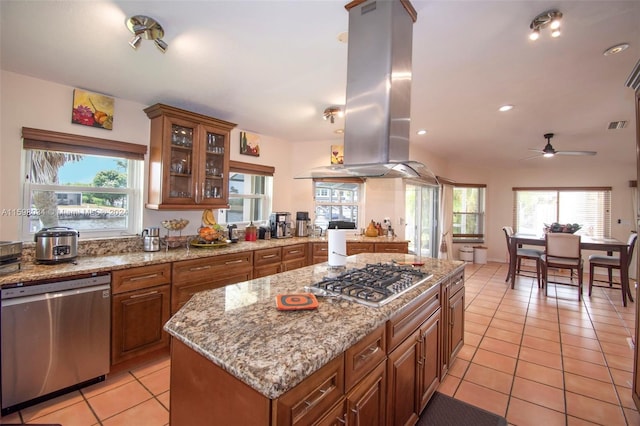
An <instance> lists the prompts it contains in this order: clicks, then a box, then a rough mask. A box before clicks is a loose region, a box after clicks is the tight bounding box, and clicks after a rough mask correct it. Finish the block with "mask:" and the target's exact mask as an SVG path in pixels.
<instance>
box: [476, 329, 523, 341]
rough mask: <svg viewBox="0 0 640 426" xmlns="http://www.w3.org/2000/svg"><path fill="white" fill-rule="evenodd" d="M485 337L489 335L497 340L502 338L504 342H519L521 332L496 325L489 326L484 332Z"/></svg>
mask: <svg viewBox="0 0 640 426" xmlns="http://www.w3.org/2000/svg"><path fill="white" fill-rule="evenodd" d="M485 336H486V337H491V338H494V339H498V340H504V341H505V342H509V343H515V344H518V345H519V344H520V341H521V340H522V334H521V333H514V332H513V331H507V330H502V329H500V328H496V327H489V328H487V331H486V332H485Z"/></svg>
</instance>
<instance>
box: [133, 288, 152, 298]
mask: <svg viewBox="0 0 640 426" xmlns="http://www.w3.org/2000/svg"><path fill="white" fill-rule="evenodd" d="M156 293H158V290H153V291H149V292H147V293H142V294H134V295H132V296H129V299H137V298H138V297H147V296H151V295H152V294H156Z"/></svg>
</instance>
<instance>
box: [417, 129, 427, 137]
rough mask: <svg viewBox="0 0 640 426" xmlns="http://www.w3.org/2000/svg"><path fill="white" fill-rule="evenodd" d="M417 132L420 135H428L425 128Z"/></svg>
mask: <svg viewBox="0 0 640 426" xmlns="http://www.w3.org/2000/svg"><path fill="white" fill-rule="evenodd" d="M416 133H417V134H419V135H420V136H422V135H426V134H427V131H426V130H425V129H420V130H418V131H417V132H416Z"/></svg>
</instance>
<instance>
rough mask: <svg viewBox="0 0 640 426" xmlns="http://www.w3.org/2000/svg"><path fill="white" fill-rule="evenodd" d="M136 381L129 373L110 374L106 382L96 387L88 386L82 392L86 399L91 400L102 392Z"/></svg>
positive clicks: (97, 384)
mask: <svg viewBox="0 0 640 426" xmlns="http://www.w3.org/2000/svg"><path fill="white" fill-rule="evenodd" d="M134 380H135V377H133V375H132V374H131V373H130V372H128V371H123V372H121V373H117V374H110V375H108V376H107V378H106V379H105V381H104V382H100V383H96V384H95V385H91V386H87V387H86V388H82V389H81V392H82V394H83V395H84V396H85V398H91V397H94V396H96V395H98V394H101V393H102V392H106V391H108V390H110V389H113V388H117V387H119V386H122V385H124V384H125V383H127V382H132V381H134Z"/></svg>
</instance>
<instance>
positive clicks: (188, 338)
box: [165, 254, 464, 426]
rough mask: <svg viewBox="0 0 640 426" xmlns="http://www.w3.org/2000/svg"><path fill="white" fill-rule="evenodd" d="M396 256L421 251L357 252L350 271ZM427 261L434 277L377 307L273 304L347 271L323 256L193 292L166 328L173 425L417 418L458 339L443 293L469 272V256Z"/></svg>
mask: <svg viewBox="0 0 640 426" xmlns="http://www.w3.org/2000/svg"><path fill="white" fill-rule="evenodd" d="M393 260H395V261H401V262H410V261H412V260H414V257H413V256H411V255H405V254H359V255H355V256H350V257H348V258H347V261H346V268H347V269H351V268H360V267H364V266H366V264H369V263H378V262H382V263H386V262H391V261H393ZM423 260H424V261H425V264H424V266H422V267H421V268H422V269H424V270H426V271H428V272H429V273H430V274H433V276H432V278H430V279H429V280H427V281H426V282H424V283H423V284H421V285H419V286H418V287H416V288H413V289H412V290H410V291H408V292H406V293H404V294H403V295H401V296H400V297H398V298H397V299H395V300H393V301H391V302H390V303H388V304H386V305H383V306H380V307H369V306H365V305H362V304H359V303H355V302H351V301H347V300H343V299H340V298H335V297H319V298H318V299H319V307H318V308H317V309H315V310H308V311H278V310H277V309H276V304H275V300H276V295H278V294H288V293H301V292H304V291H305V290H304V286H305V285H311V284H313V283H316V282H319V281H321V280H322V279H323V278H324V277H326V276H331V275H332V274H338V273H340V272H342V271H334V270H332V269H331V268H330V267H329V266H328V264H326V263H322V264H317V265H312V266H307V267H304V268H300V269H296V270H293V271H289V272H285V273H281V274H277V275H272V276H268V277H264V278H258V279H253V280H250V281H246V282H241V283H238V284H232V285H228V286H225V287H222V288H217V289H213V290H209V291H204V292H200V293H197V294H195V295H194V296H193V297H192V298H191V300H190V301H189V302H188V303H187V304H186V305H185V306H184V307H182V308H181V309H180V310H179V311H178V312H177V313H176V314H175V315H174V316H173V317H172V318H171V319H170V320H169V321H168V322H167V323H166V325H165V330H166V331H167V332H168V333H169V334H171V336H172V337H173V339H172V354H171V362H172V369H171V424H172V425H174V426H180V425H186V424H189V425H194V424H212V423H211V422H212V421H213V422H214V423H215V424H251V425H260V424H264V425H267V424H278V425H280V424H334V423H335V422H336V421H338V422H339V421H340V420H347V417H346V415H347V409H349V416H353V415H356V416H368V417H373V418H377V419H378V421H376V423H377V424H396V423H397V422H398V421H401V422H405V421H411V419H413V420H414V421H415V419H416V418H417V416H418V415H419V412H420V411H421V410H422V409H423V408H424V406H425V405H426V402H428V398H429V397H430V396H431V394H432V393H433V391H434V390H435V387H437V383H439V381H440V380H441V378H442V377H441V376H442V374H443V373H442V369H441V361H442V358H443V355H442V354H443V353H444V352H446V351H445V350H444V348H445V347H450V345H448V344H447V340H449V338H448V337H447V336H449V335H450V333H449V332H448V331H447V328H448V323H449V321H446V325H443V323H445V321H442V315H441V312H445V313H446V312H447V311H448V307H446V306H442V309H441V305H442V303H443V292H442V291H443V289H444V287H445V286H446V285H447V284H448V283H450V281H451V280H452V279H453V278H454V277H458V278H459V279H458V281H457V282H458V285H460V286H462V285H463V284H462V283H463V278H462V277H463V274H464V263H463V262H459V261H440V260H436V259H423ZM444 302H446V301H444ZM456 334H457V335H460V339H461V335H462V334H461V332H460V331H458V332H457V333H456ZM405 361H409V362H405ZM426 365H428V366H429V368H426ZM407 366H409V367H410V368H409V369H407ZM407 376H408V377H407ZM414 376H415V377H414ZM418 376H419V377H418ZM407 386H408V387H410V388H411V389H407V388H406V387H407ZM407 390H409V391H411V392H414V393H415V400H414V398H412V397H410V396H409V395H408V394H406V393H405V392H406V391H407ZM400 393H404V394H400ZM425 399H426V400H425ZM408 400H412V401H413V403H408V402H407V401H408ZM352 403H353V404H354V405H353V406H352V405H350V404H352ZM349 407H351V408H349ZM353 407H355V408H353ZM354 413H355V414H354ZM407 416H408V417H407ZM358 418H359V417H358ZM336 419H340V420H336ZM318 422H319V423H318Z"/></svg>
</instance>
